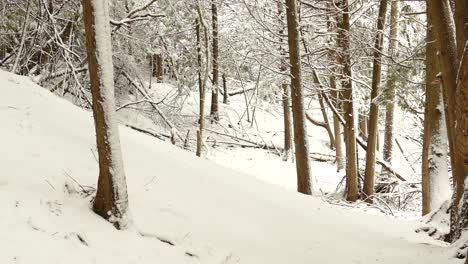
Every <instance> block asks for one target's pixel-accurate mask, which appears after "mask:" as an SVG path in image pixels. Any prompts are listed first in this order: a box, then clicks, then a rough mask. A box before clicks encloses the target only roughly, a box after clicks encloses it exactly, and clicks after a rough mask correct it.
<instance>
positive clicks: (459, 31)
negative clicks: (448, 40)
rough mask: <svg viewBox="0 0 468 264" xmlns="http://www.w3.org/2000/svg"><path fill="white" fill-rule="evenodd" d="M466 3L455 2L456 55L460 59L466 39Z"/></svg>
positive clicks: (467, 19)
mask: <svg viewBox="0 0 468 264" xmlns="http://www.w3.org/2000/svg"><path fill="white" fill-rule="evenodd" d="M467 24H468V2H467V1H466V0H455V27H456V35H457V55H458V57H461V56H462V54H463V49H464V47H465V42H466V40H467V38H468V25H467Z"/></svg>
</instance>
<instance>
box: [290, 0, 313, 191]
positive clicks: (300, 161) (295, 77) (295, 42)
mask: <svg viewBox="0 0 468 264" xmlns="http://www.w3.org/2000/svg"><path fill="white" fill-rule="evenodd" d="M286 7H287V8H286V18H287V24H288V44H289V60H290V64H291V99H292V112H293V125H294V145H295V147H296V171H297V190H298V191H299V192H301V193H304V194H312V190H313V189H312V188H313V186H312V181H311V176H312V175H311V164H310V160H309V142H308V138H307V124H306V117H305V109H304V98H303V90H302V76H301V74H302V73H301V54H300V49H299V25H298V24H299V23H298V17H297V6H296V0H286Z"/></svg>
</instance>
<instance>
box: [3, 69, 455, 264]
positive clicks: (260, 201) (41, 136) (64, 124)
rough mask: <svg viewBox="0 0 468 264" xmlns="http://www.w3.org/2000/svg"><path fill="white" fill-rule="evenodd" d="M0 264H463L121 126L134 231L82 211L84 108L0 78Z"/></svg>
mask: <svg viewBox="0 0 468 264" xmlns="http://www.w3.org/2000/svg"><path fill="white" fill-rule="evenodd" d="M0 87H1V88H0V89H1V96H0V120H1V124H2V130H1V131H2V132H1V137H0V168H1V174H0V208H1V209H2V210H0V263H34V264H42V263H44V264H46V263H47V264H49V263H67V264H74V263H79V264H84V263H114V264H117V263H119V264H120V263H139V264H143V263H252V264H259V263H269V264H273V263H281V264H283V263H295V264H297V263H364V264H367V263H389V264H390V263H392V264H394V263H424V264H428V263H437V264H440V263H447V264H450V263H461V261H460V260H456V259H454V258H453V252H454V250H453V249H452V248H450V247H446V246H445V245H443V244H442V243H440V242H436V241H433V240H431V239H430V238H427V237H426V236H425V235H422V234H416V233H415V232H414V229H415V228H416V226H417V223H408V222H399V221H397V220H394V219H390V218H387V217H384V216H373V215H367V214H362V213H359V212H355V211H349V210H346V209H343V208H337V207H333V206H331V205H329V204H327V203H324V202H322V201H321V200H320V199H319V198H311V197H308V196H303V195H300V194H297V193H295V192H293V191H288V190H285V189H283V188H281V187H278V186H275V185H270V184H268V183H265V182H264V181H261V180H259V179H256V178H255V177H251V176H249V175H246V174H244V173H241V172H237V171H234V170H232V169H229V168H226V167H223V166H221V165H218V164H215V163H213V162H211V161H207V160H202V159H198V158H196V157H195V155H193V154H192V153H189V152H185V151H183V150H180V149H178V148H177V147H174V146H172V145H169V144H167V143H164V142H160V141H158V140H156V139H154V138H152V137H149V136H146V135H143V134H140V133H138V132H135V131H133V130H130V129H127V128H124V127H121V141H122V146H123V154H124V161H125V168H126V174H127V179H128V185H129V199H130V206H131V212H132V215H133V218H134V224H133V228H132V229H130V230H127V231H123V232H122V231H117V230H115V229H114V227H113V226H112V225H111V224H109V223H108V222H106V221H105V220H103V219H101V218H100V217H99V216H97V215H95V214H94V213H93V212H92V211H91V209H90V199H91V197H92V195H91V192H92V190H93V188H92V187H95V184H96V181H97V175H98V164H97V161H96V154H95V152H96V150H95V138H94V129H93V121H92V114H91V112H86V111H84V110H82V109H80V108H78V107H75V106H73V105H71V104H70V103H68V102H67V101H65V100H63V99H60V98H57V97H55V96H54V95H52V94H51V93H49V92H48V91H46V90H44V89H42V88H41V87H38V86H36V85H34V84H33V83H32V82H31V81H29V80H28V79H27V78H25V77H18V76H15V75H12V74H9V73H6V72H3V71H0Z"/></svg>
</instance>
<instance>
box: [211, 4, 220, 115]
mask: <svg viewBox="0 0 468 264" xmlns="http://www.w3.org/2000/svg"><path fill="white" fill-rule="evenodd" d="M211 12H212V23H213V87H212V88H211V110H210V116H211V119H212V120H215V121H219V112H218V94H219V38H218V7H217V3H216V0H211Z"/></svg>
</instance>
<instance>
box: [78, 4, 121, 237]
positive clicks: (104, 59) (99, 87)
mask: <svg viewBox="0 0 468 264" xmlns="http://www.w3.org/2000/svg"><path fill="white" fill-rule="evenodd" d="M82 5H83V18H84V25H85V32H86V50H87V54H88V66H89V77H90V80H91V93H92V97H93V116H94V124H95V128H96V143H97V150H98V155H99V180H98V186H97V192H96V197H95V199H94V205H93V209H94V211H95V212H96V213H97V214H99V215H100V216H102V217H104V218H105V219H108V220H109V221H110V222H112V223H113V224H114V226H115V227H116V228H117V229H125V228H127V227H128V225H129V222H130V216H129V212H128V195H127V183H126V180H125V171H124V167H123V159H122V151H121V148H120V139H119V130H118V127H117V120H116V116H115V103H114V84H113V82H114V76H113V75H114V73H113V64H112V48H111V47H112V45H111V30H110V24H109V6H108V1H106V0H83V1H82Z"/></svg>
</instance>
